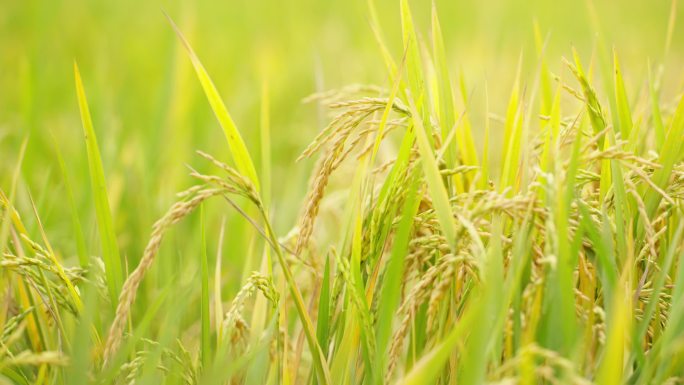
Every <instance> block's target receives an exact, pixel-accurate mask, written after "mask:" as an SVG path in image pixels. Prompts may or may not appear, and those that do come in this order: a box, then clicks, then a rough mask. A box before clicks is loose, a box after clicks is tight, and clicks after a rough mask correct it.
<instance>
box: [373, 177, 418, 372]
mask: <svg viewBox="0 0 684 385" xmlns="http://www.w3.org/2000/svg"><path fill="white" fill-rule="evenodd" d="M417 193H418V180H417V179H416V178H413V182H412V183H411V187H410V188H409V191H408V195H407V198H406V201H405V202H404V207H403V209H402V211H401V212H402V215H401V220H400V222H399V227H398V228H397V232H396V234H395V235H394V240H393V244H392V251H391V254H390V257H389V260H388V261H387V266H386V267H385V274H384V278H383V281H382V287H381V288H380V297H379V301H378V303H379V308H378V312H377V323H376V325H375V330H376V332H375V338H376V346H377V349H376V351H377V352H378V355H379V356H378V360H379V362H378V364H379V366H380V367H379V368H377V370H376V378H375V381H374V382H375V383H376V384H379V383H382V380H383V379H384V374H385V364H386V362H387V346H388V342H389V338H390V336H391V333H392V320H393V319H394V314H395V312H396V307H397V305H398V303H399V299H400V297H401V278H402V276H403V274H404V259H405V258H406V255H407V252H408V245H409V242H410V241H411V228H412V227H413V220H414V217H415V215H416V212H417V211H418V205H419V204H420V200H419V199H417V197H418V194H417Z"/></svg>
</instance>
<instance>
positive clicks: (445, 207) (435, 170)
mask: <svg viewBox="0 0 684 385" xmlns="http://www.w3.org/2000/svg"><path fill="white" fill-rule="evenodd" d="M408 103H409V110H410V111H411V117H412V121H413V127H414V128H415V133H416V141H417V142H418V150H419V152H420V163H421V164H422V166H423V172H424V173H425V179H426V180H427V185H428V192H429V194H430V197H431V198H432V203H433V205H434V206H435V213H436V214H437V219H438V220H439V224H440V226H441V228H442V231H443V232H444V237H445V238H446V240H447V243H448V244H449V246H450V247H451V250H452V251H454V252H456V223H455V221H454V213H453V212H452V211H451V205H450V203H449V195H448V194H447V190H446V187H445V186H444V183H443V182H442V176H441V174H440V172H439V167H438V166H437V161H436V159H435V155H434V153H433V152H432V147H431V146H430V141H429V139H428V136H427V133H426V132H425V128H424V127H423V122H422V120H421V116H420V115H419V114H418V111H417V110H416V105H415V103H414V101H413V99H410V98H409V100H408Z"/></svg>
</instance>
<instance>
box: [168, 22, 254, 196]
mask: <svg viewBox="0 0 684 385" xmlns="http://www.w3.org/2000/svg"><path fill="white" fill-rule="evenodd" d="M164 14H165V15H166V18H167V19H168V20H169V23H171V26H172V27H173V30H174V31H175V32H176V34H177V35H178V38H179V39H180V40H181V42H182V43H183V46H184V47H185V49H186V51H187V52H188V55H189V56H190V60H191V61H192V65H193V67H195V72H196V73H197V78H198V79H199V81H200V84H201V85H202V89H203V90H204V93H205V95H206V96H207V99H208V100H209V104H210V105H211V108H212V110H213V111H214V114H215V115H216V119H218V121H219V124H220V125H221V128H223V133H224V134H225V136H226V139H227V140H228V146H229V147H230V153H231V155H232V157H233V161H235V165H236V166H237V169H238V171H240V173H241V174H242V175H244V176H246V177H247V178H249V179H250V180H251V181H252V183H253V184H254V186H255V187H256V189H257V191H258V190H259V178H258V177H257V173H256V169H255V168H254V163H253V162H252V158H251V157H250V156H249V152H248V151H247V146H246V145H245V142H244V141H243V140H242V136H241V135H240V131H238V129H237V127H236V126H235V122H233V118H232V117H231V116H230V113H228V109H226V106H225V105H224V104H223V101H222V99H221V95H219V93H218V90H217V89H216V86H214V83H213V82H212V80H211V78H210V77H209V74H208V73H207V71H206V70H205V69H204V66H203V65H202V62H201V61H200V60H199V57H197V54H195V51H193V49H192V47H191V46H190V43H189V42H188V41H187V40H186V39H185V36H183V33H182V32H181V31H180V29H179V28H178V26H177V25H176V23H174V22H173V20H172V19H171V17H170V16H169V15H168V14H166V13H164Z"/></svg>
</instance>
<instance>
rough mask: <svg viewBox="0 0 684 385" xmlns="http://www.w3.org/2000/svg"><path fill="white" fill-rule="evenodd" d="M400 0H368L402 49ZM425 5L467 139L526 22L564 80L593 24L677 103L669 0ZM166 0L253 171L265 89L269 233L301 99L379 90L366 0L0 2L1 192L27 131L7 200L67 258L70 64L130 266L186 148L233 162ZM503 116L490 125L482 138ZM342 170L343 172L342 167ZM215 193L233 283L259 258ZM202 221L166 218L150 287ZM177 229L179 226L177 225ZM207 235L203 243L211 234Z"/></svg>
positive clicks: (309, 135)
mask: <svg viewBox="0 0 684 385" xmlns="http://www.w3.org/2000/svg"><path fill="white" fill-rule="evenodd" d="M397 3H398V2H397V1H396V0H376V1H375V5H376V8H377V11H378V17H379V19H380V23H381V25H382V28H383V33H384V34H385V36H386V38H387V41H388V43H389V46H390V48H391V49H392V51H393V52H392V53H393V54H394V55H395V57H400V56H401V32H400V18H399V9H398V8H399V7H398V4H397ZM410 3H411V7H412V10H413V12H414V15H415V19H416V24H417V29H418V31H419V33H421V34H422V36H423V38H425V39H427V38H428V37H429V35H428V33H429V30H430V24H429V15H430V7H431V3H430V2H429V1H415V0H414V1H411V2H410ZM436 6H437V8H438V10H439V12H440V18H441V20H442V28H443V32H444V36H445V42H446V46H447V52H448V55H449V63H450V66H451V71H452V73H455V74H458V73H459V72H461V73H462V74H463V77H464V79H465V84H466V86H467V88H468V91H469V92H470V93H471V94H472V95H473V102H472V120H473V127H474V128H473V130H474V132H475V134H476V135H477V133H478V132H481V129H480V127H482V125H483V122H484V119H485V117H484V112H483V111H484V108H483V106H484V97H485V87H486V89H487V94H488V95H489V100H490V108H491V111H492V112H493V113H494V114H499V115H502V114H503V113H504V111H505V106H506V101H507V98H508V96H509V94H510V90H511V87H512V85H513V79H514V78H515V74H516V63H518V58H519V57H522V65H521V69H522V70H521V72H522V79H523V81H524V83H525V84H529V85H531V84H532V83H533V82H534V81H535V76H536V68H537V66H538V60H537V54H536V52H535V48H534V33H533V23H534V21H535V20H536V21H537V22H538V24H539V27H540V30H541V31H542V34H545V35H546V34H548V40H547V46H546V52H547V57H548V58H549V60H550V61H549V65H550V67H551V69H552V71H554V72H556V73H558V74H559V75H561V76H565V77H568V78H569V77H570V76H569V75H568V73H567V70H566V69H564V67H563V65H562V62H561V60H560V58H561V57H562V56H565V57H570V56H571V49H572V47H573V46H574V47H576V48H577V50H578V51H579V53H580V55H581V56H582V58H583V61H584V62H585V63H589V61H590V60H591V58H592V52H593V50H594V47H595V45H596V42H597V35H598V34H599V31H601V32H600V34H602V36H603V39H604V40H605V41H606V42H609V44H613V45H614V46H615V49H616V51H617V53H618V54H619V56H620V60H621V64H622V68H623V71H624V73H625V78H626V84H627V89H628V95H631V96H634V97H641V95H642V94H643V92H644V90H645V88H644V87H645V85H646V81H647V79H648V72H647V60H646V59H647V58H649V59H650V60H651V61H652V62H653V63H654V67H655V66H656V65H658V64H663V65H664V67H663V68H664V71H665V72H664V74H665V75H664V77H663V78H664V79H667V81H666V82H664V83H663V100H664V101H669V100H673V99H674V97H675V96H676V95H674V90H680V89H682V87H681V85H682V82H683V81H684V70H683V69H682V68H684V67H682V63H684V56H682V55H683V54H684V49H682V48H683V47H684V25H683V24H682V23H679V24H675V29H674V31H673V33H672V41H671V43H670V44H671V45H670V47H671V48H670V50H669V54H668V55H667V56H664V53H665V46H666V36H667V27H668V19H669V17H670V10H671V2H670V1H664V0H654V1H643V0H608V1H595V2H594V3H593V5H592V4H591V3H587V2H584V1H540V0H534V1H527V0H459V1H447V0H437V1H436ZM162 9H164V10H166V11H167V12H168V13H169V15H170V16H171V17H172V18H173V19H174V20H175V21H176V22H177V23H178V25H179V27H180V28H181V29H182V30H183V32H184V33H185V35H186V36H187V37H188V39H189V40H190V42H191V44H192V45H193V47H194V48H195V50H196V51H197V53H198V55H199V57H200V58H201V60H202V62H203V63H204V65H205V66H206V68H207V70H208V72H209V74H210V75H211V76H212V78H213V80H214V82H215V83H216V86H217V88H218V89H219V91H220V93H221V95H222V97H223V99H224V101H225V103H226V106H227V107H228V109H229V110H230V111H231V113H232V115H233V117H234V119H235V121H236V123H237V126H238V128H239V129H240V131H241V132H242V135H243V137H244V138H245V141H246V143H247V145H248V147H249V149H250V152H251V153H252V154H253V157H254V158H255V161H256V162H257V168H259V169H263V164H262V163H263V159H264V154H261V152H260V137H259V125H260V123H261V122H260V108H261V103H262V97H263V95H264V94H267V95H268V100H269V112H268V116H269V120H270V131H271V154H270V159H271V165H272V178H271V179H272V180H271V186H272V189H271V190H272V192H271V197H272V202H273V205H272V206H273V210H272V212H273V215H274V222H275V226H276V230H277V232H279V233H280V234H285V233H286V232H287V231H289V229H290V227H291V226H292V225H293V223H294V222H295V219H296V217H297V215H298V213H299V210H300V207H301V204H302V202H303V200H304V199H305V195H306V191H307V188H308V178H309V173H310V171H311V169H312V167H313V165H314V164H313V162H312V161H303V162H300V163H295V162H294V161H295V159H296V158H297V156H298V155H299V153H300V152H301V151H302V150H303V149H304V148H305V147H306V145H307V144H308V143H309V142H310V141H311V139H313V137H314V136H315V135H316V133H317V132H318V131H319V130H320V129H321V128H322V127H324V126H325V124H326V123H327V121H328V117H327V115H326V112H325V111H322V110H319V108H318V107H317V106H316V105H313V104H302V103H301V100H302V99H303V98H304V97H306V96H307V95H309V94H311V93H313V92H316V91H321V90H325V89H330V88H339V87H342V86H344V85H347V84H350V83H364V84H377V85H380V86H383V87H388V86H389V85H388V81H387V78H386V70H385V67H384V64H383V62H382V57H381V55H380V51H379V49H378V46H377V43H376V41H375V39H374V37H373V33H372V31H371V28H370V26H369V22H368V16H367V14H368V13H367V4H366V2H365V1H362V0H349V1H321V0H285V1H283V0H254V1H246V0H231V1H206V0H202V1H185V2H179V1H175V2H174V1H166V2H157V1H134V0H119V1H85V0H63V1H37V0H0V187H1V188H2V189H3V190H5V191H7V190H8V189H9V187H10V184H11V177H12V174H13V170H14V169H15V167H16V166H17V164H18V163H17V162H18V156H19V152H20V151H19V149H20V147H21V143H22V142H23V141H24V140H25V139H26V138H28V147H27V150H26V155H25V157H24V159H23V163H22V164H21V174H20V176H21V177H20V180H19V186H18V190H17V191H18V193H17V197H16V200H17V207H18V208H19V210H20V212H22V213H23V214H24V216H25V218H24V220H25V221H26V223H27V224H29V225H30V226H32V227H33V231H35V230H36V223H35V220H34V219H33V216H32V215H29V213H31V208H30V203H29V202H30V201H29V193H30V196H32V197H33V199H34V200H35V202H36V205H37V208H38V212H39V213H40V215H41V219H42V221H43V224H44V225H45V228H46V231H47V233H48V235H49V237H50V239H51V242H52V244H53V247H54V248H55V249H56V250H58V253H60V254H61V255H62V257H63V258H64V259H65V260H66V261H67V264H72V265H75V264H76V256H75V255H76V245H75V242H74V241H73V231H72V227H71V214H70V208H69V206H68V204H67V199H66V190H65V184H64V180H63V177H62V174H61V172H60V170H59V166H58V164H57V161H56V159H57V157H56V150H55V148H56V147H55V146H56V145H57V146H58V147H59V148H60V150H61V152H62V154H63V156H64V159H65V163H66V169H67V174H68V178H69V179H70V181H71V185H72V186H73V194H74V198H75V202H76V205H77V207H78V214H79V216H80V220H81V222H82V224H83V226H84V229H85V233H86V244H87V246H88V252H89V253H90V254H92V255H97V254H98V253H99V250H98V245H99V242H98V240H97V230H96V227H95V213H94V203H93V199H92V193H91V189H90V182H89V176H88V175H89V174H88V166H87V159H86V152H85V145H84V141H83V135H82V128H81V123H80V120H79V113H78V105H77V101H76V93H75V89H74V80H73V69H72V66H73V62H74V60H76V61H77V62H78V64H79V67H80V70H81V73H82V76H83V80H84V85H85V88H86V92H87V95H88V101H89V104H90V109H91V112H92V114H93V120H94V125H95V130H96V132H97V134H98V139H99V144H100V148H101V152H102V158H103V164H104V170H105V175H106V178H107V181H108V187H109V198H110V203H111V208H112V213H113V217H114V220H115V226H116V229H115V231H116V233H117V235H118V242H119V247H120V249H121V254H122V255H124V256H126V258H127V260H128V264H129V266H130V265H135V264H136V263H137V260H138V258H139V256H140V255H141V253H142V249H143V248H144V246H145V243H146V242H147V239H148V234H149V231H150V230H149V229H150V227H151V225H152V223H153V222H154V220H156V219H157V218H158V217H159V216H160V215H161V214H162V213H163V212H164V211H165V210H166V208H167V207H168V206H169V204H170V203H171V202H173V201H174V199H175V198H174V195H173V193H175V192H176V191H180V190H182V189H184V188H185V187H187V186H189V185H190V183H191V182H190V178H189V177H188V176H187V174H188V172H189V170H188V168H187V167H186V164H188V165H192V166H193V167H199V168H201V167H202V166H203V165H204V162H202V161H200V159H199V158H198V157H197V156H196V155H194V151H195V150H197V149H201V150H203V151H206V152H209V153H211V154H214V155H216V156H217V157H218V158H220V159H222V160H226V161H228V160H229V159H230V157H229V155H228V151H227V148H228V147H227V145H226V141H225V139H224V138H223V134H222V132H221V130H220V128H219V126H218V123H217V122H216V119H215V118H214V116H213V113H212V111H211V109H210V107H209V105H208V103H207V101H206V98H205V97H204V95H203V93H202V90H201V88H200V86H199V83H198V82H197V79H196V78H195V75H194V73H193V72H192V67H191V65H190V61H189V59H188V57H187V55H186V53H185V52H183V50H182V47H181V45H180V44H179V41H178V38H177V37H176V36H175V34H174V33H173V30H172V29H171V27H170V25H169V23H168V21H167V20H166V19H165V18H164V16H163V13H162ZM682 9H684V7H681V6H680V7H679V8H677V11H676V12H677V16H678V19H681V16H684V14H682V12H683V11H682ZM264 84H265V85H266V91H265V93H264ZM602 91H603V90H602V89H599V92H602ZM564 97H565V96H564ZM568 98H569V97H568ZM578 109H579V107H578ZM500 129H501V127H499V125H497V124H496V123H493V125H492V130H493V131H492V133H493V134H492V135H493V136H496V135H497V132H498V131H497V130H500ZM53 136H54V140H53ZM476 140H477V141H478V143H480V142H481V141H480V138H476ZM260 174H261V173H260ZM342 175H343V174H342ZM338 179H340V180H342V181H344V176H342V177H340V178H338ZM338 185H339V181H338ZM333 189H334V187H333ZM334 196H335V195H334V194H333V195H332V196H331V197H330V198H328V199H334ZM224 205H225V204H224V203H221V202H215V203H212V204H209V207H210V209H209V210H207V218H208V219H207V220H208V222H209V223H211V224H212V225H210V226H209V228H212V226H213V228H214V229H217V228H218V227H217V226H214V225H218V223H219V221H220V218H221V217H222V216H224V215H226V217H227V220H228V222H227V229H228V230H227V242H229V243H230V247H228V248H225V251H224V266H228V268H225V269H224V270H225V271H224V272H223V275H224V278H225V279H224V282H226V287H225V290H228V291H231V290H232V291H233V292H234V290H236V289H237V288H238V287H239V286H240V277H241V276H242V274H243V272H245V271H249V270H251V269H253V268H254V266H245V264H244V258H243V257H242V256H243V255H244V253H245V250H247V249H248V248H249V247H250V246H251V244H252V243H253V234H252V231H251V230H250V229H249V228H248V226H247V225H246V224H245V223H244V221H243V220H242V219H241V218H240V217H239V215H237V214H234V213H233V212H232V211H230V210H226V209H225V207H224ZM333 217H334V213H332V214H331V213H330V212H327V213H325V214H324V217H323V220H324V221H325V220H326V218H327V221H328V222H327V223H328V224H329V226H330V223H334V221H333V220H332V219H334V218H333ZM323 223H326V222H323ZM196 228H197V218H193V220H190V221H186V222H184V223H183V224H182V225H181V226H180V227H178V228H177V229H175V230H174V231H173V232H172V235H171V239H172V240H171V241H169V242H167V243H166V244H165V245H164V248H163V257H162V258H160V260H161V261H162V262H160V263H159V264H158V266H156V267H155V269H158V270H159V271H158V273H157V274H154V275H153V277H154V278H150V282H148V283H146V285H150V287H163V286H165V284H166V283H169V282H172V281H173V280H175V279H177V278H178V272H182V273H180V274H182V277H183V278H185V280H184V281H183V282H185V284H186V285H191V282H192V279H193V277H195V274H197V269H198V262H197V259H196V258H190V257H189V256H191V255H195V254H196V253H197V247H198V246H197V245H198V244H199V232H198V231H195V230H196ZM332 228H333V229H334V227H332ZM212 231H214V230H212ZM179 233H180V234H182V235H183V236H182V237H178V236H177V235H178V234H179ZM174 234H175V235H176V236H174ZM246 235H250V236H246ZM209 248H210V255H213V254H212V253H213V252H214V251H215V250H214V249H215V245H209ZM198 295H199V293H198V292H196V293H193V294H190V296H194V297H195V298H196V297H197V296H198ZM142 298H145V297H144V296H142ZM142 301H143V303H145V302H144V299H143V300H142Z"/></svg>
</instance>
